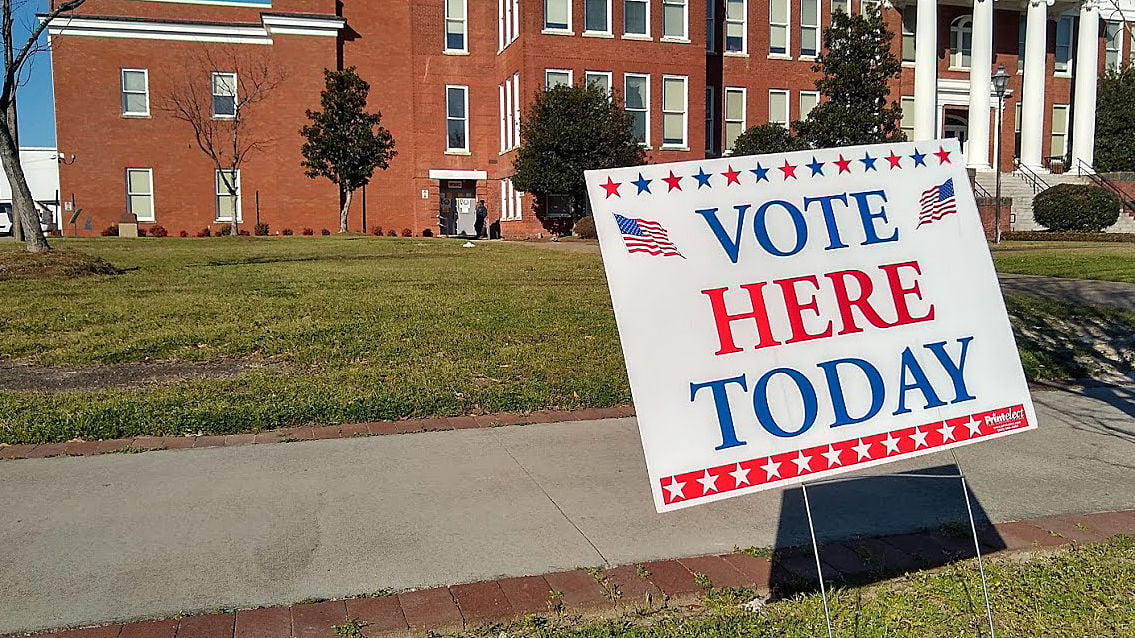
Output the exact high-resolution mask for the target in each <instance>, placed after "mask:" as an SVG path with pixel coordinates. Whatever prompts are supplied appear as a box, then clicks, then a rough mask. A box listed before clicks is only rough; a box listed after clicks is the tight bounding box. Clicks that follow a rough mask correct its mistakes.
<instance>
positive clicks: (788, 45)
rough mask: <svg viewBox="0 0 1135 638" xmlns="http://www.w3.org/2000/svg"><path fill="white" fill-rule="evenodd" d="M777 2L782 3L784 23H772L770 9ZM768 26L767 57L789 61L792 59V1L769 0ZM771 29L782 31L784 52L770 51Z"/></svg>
mask: <svg viewBox="0 0 1135 638" xmlns="http://www.w3.org/2000/svg"><path fill="white" fill-rule="evenodd" d="M777 2H782V3H784V20H785V21H784V22H783V23H781V22H773V17H772V8H773V4H774V3H777ZM768 24H769V42H768V57H769V58H771V59H774V60H791V59H792V1H791V0H769V3H768ZM773 27H778V28H783V29H784V51H782V52H774V51H773V50H772V30H773Z"/></svg>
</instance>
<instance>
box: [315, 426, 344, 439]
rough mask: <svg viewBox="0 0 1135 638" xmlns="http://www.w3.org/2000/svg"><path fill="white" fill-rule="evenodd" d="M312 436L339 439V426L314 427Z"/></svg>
mask: <svg viewBox="0 0 1135 638" xmlns="http://www.w3.org/2000/svg"><path fill="white" fill-rule="evenodd" d="M311 438H313V439H316V440H320V439H337V438H339V426H337V425H325V426H323V427H318V428H312V430H311Z"/></svg>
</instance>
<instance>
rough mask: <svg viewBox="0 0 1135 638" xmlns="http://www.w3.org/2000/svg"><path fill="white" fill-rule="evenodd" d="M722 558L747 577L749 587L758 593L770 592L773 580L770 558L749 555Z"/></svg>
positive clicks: (731, 555)
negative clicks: (770, 582)
mask: <svg viewBox="0 0 1135 638" xmlns="http://www.w3.org/2000/svg"><path fill="white" fill-rule="evenodd" d="M722 558H724V559H725V560H726V561H728V563H729V564H730V565H732V566H733V567H735V568H737V571H739V572H741V573H742V574H744V575H745V578H746V579H747V580H748V583H747V584H748V586H749V587H753V588H754V589H757V590H758V591H766V592H767V591H768V590H769V581H770V580H772V578H771V577H772V561H770V560H769V559H768V558H765V557H763V556H749V555H748V554H725V555H724V556H722Z"/></svg>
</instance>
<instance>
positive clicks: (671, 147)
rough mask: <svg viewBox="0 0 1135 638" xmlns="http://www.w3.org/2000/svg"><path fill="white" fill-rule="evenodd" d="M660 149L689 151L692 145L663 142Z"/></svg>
mask: <svg viewBox="0 0 1135 638" xmlns="http://www.w3.org/2000/svg"><path fill="white" fill-rule="evenodd" d="M660 150H663V151H688V150H690V147H689V146H685V145H682V146H678V145H676V144H663V145H662V146H661V147H660Z"/></svg>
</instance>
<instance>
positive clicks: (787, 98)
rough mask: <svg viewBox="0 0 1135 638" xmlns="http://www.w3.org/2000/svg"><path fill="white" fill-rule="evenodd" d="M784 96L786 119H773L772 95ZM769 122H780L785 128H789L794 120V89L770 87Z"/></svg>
mask: <svg viewBox="0 0 1135 638" xmlns="http://www.w3.org/2000/svg"><path fill="white" fill-rule="evenodd" d="M774 95H783V96H784V111H785V112H784V121H783V122H778V121H774V120H773V119H772V115H773V113H772V96H774ZM768 122H769V124H780V125H781V126H783V127H784V128H788V127H789V124H790V123H791V122H792V91H790V90H788V89H769V90H768Z"/></svg>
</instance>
